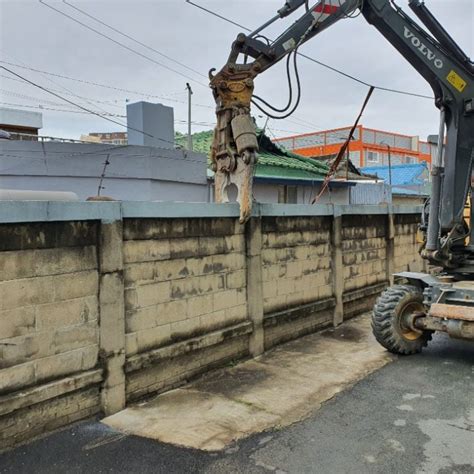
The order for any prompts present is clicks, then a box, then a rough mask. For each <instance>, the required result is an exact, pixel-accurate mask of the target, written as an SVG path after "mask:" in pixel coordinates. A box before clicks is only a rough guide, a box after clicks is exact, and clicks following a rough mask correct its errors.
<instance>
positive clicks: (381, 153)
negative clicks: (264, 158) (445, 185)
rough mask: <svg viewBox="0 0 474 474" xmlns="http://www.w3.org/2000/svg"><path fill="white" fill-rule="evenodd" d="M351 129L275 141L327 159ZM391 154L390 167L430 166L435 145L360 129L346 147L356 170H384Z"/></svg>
mask: <svg viewBox="0 0 474 474" xmlns="http://www.w3.org/2000/svg"><path fill="white" fill-rule="evenodd" d="M351 128H352V127H343V128H336V129H333V130H323V131H320V132H312V133H305V134H303V135H294V136H290V137H285V138H278V139H276V140H275V141H276V142H277V143H278V144H279V145H281V146H283V147H284V148H286V149H287V150H291V151H293V152H295V153H298V154H299V155H303V156H311V157H318V156H327V155H332V154H336V153H337V152H338V151H339V149H340V148H341V145H342V144H343V143H344V141H345V140H346V139H347V137H348V135H349V132H350V130H351ZM389 152H390V157H391V162H392V165H401V164H407V163H418V162H420V161H426V162H427V164H428V167H430V166H431V158H432V156H434V154H435V153H436V145H435V144H432V143H429V142H425V141H421V140H419V137H417V136H409V135H401V134H399V133H393V132H386V131H383V130H375V129H373V128H365V127H364V126H363V125H359V126H358V127H357V129H356V130H355V132H354V137H353V139H352V141H351V143H350V145H349V153H350V159H351V161H352V162H353V163H354V165H356V166H357V167H364V166H377V165H380V166H384V165H385V166H386V165H388V153H389Z"/></svg>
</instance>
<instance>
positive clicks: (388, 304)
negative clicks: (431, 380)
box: [372, 285, 432, 355]
mask: <svg viewBox="0 0 474 474" xmlns="http://www.w3.org/2000/svg"><path fill="white" fill-rule="evenodd" d="M416 313H424V306H423V295H422V293H421V292H420V290H419V289H418V288H416V287H415V286H411V285H394V286H391V287H390V288H387V289H386V290H385V291H384V292H383V293H382V295H381V296H380V297H379V298H378V299H377V302H376V303H375V307H374V312H373V315H372V331H373V333H374V336H375V338H376V339H377V341H378V342H379V343H380V344H381V345H382V346H383V347H385V348H386V349H387V350H388V351H390V352H393V353H394V354H403V355H408V354H416V353H417V352H421V350H422V349H423V347H425V346H426V345H427V344H428V341H430V340H431V337H432V332H431V331H414V330H413V329H412V328H410V327H408V326H407V324H406V321H407V318H409V316H411V315H413V314H416Z"/></svg>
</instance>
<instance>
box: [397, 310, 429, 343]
mask: <svg viewBox="0 0 474 474" xmlns="http://www.w3.org/2000/svg"><path fill="white" fill-rule="evenodd" d="M423 310H424V308H423V305H422V304H421V303H419V302H417V301H411V302H409V303H407V304H406V305H405V306H404V307H403V308H402V309H401V310H400V313H399V317H398V329H399V332H400V334H401V335H402V336H403V338H405V339H406V340H407V341H416V340H417V339H419V338H420V337H421V336H422V334H423V332H422V331H415V330H414V329H412V328H411V327H410V326H409V324H408V321H409V320H410V316H413V315H415V314H419V313H423Z"/></svg>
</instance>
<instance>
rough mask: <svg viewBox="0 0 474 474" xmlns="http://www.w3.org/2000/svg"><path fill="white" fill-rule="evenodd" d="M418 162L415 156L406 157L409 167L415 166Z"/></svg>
mask: <svg viewBox="0 0 474 474" xmlns="http://www.w3.org/2000/svg"><path fill="white" fill-rule="evenodd" d="M417 162H418V160H417V159H416V157H415V156H405V163H406V164H407V165H413V164H415V163H417Z"/></svg>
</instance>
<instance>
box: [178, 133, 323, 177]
mask: <svg viewBox="0 0 474 474" xmlns="http://www.w3.org/2000/svg"><path fill="white" fill-rule="evenodd" d="M212 136H213V131H212V130H207V131H205V132H199V133H194V134H193V148H194V151H197V152H200V153H205V154H207V155H209V150H210V148H211V143H212ZM258 141H259V146H260V151H259V153H258V164H257V170H256V172H255V176H257V177H272V178H287V179H308V180H315V179H324V177H325V176H326V174H327V172H328V170H329V167H328V165H327V164H325V163H321V162H319V161H316V160H313V159H311V158H306V157H304V156H300V155H296V154H294V153H291V152H289V151H286V150H284V149H283V148H281V147H280V146H278V145H276V144H275V143H273V142H272V141H271V140H270V139H269V138H268V137H267V136H266V135H265V134H262V133H261V132H259V134H258ZM176 143H177V144H178V145H181V146H185V144H186V136H185V135H182V134H180V133H177V134H176Z"/></svg>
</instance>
